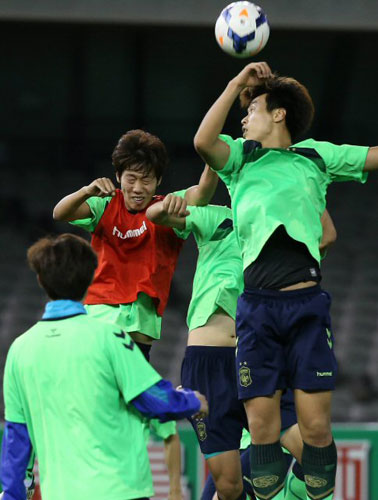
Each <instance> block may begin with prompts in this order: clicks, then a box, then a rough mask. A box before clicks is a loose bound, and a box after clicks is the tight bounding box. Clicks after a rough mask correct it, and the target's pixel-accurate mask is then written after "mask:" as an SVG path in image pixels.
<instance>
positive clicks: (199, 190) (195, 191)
mask: <svg viewBox="0 0 378 500" xmlns="http://www.w3.org/2000/svg"><path fill="white" fill-rule="evenodd" d="M218 180H219V177H218V175H217V174H216V173H215V172H213V171H212V170H211V169H210V167H209V166H208V165H205V168H204V171H203V172H202V175H201V177H200V180H199V183H198V184H197V185H196V186H192V187H190V188H189V189H187V190H186V193H185V200H186V201H187V203H188V205H192V206H197V207H204V206H205V205H208V204H209V203H210V201H211V200H212V198H213V196H214V194H215V190H216V189H217V185H218Z"/></svg>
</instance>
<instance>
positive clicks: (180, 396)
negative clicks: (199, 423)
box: [131, 380, 201, 422]
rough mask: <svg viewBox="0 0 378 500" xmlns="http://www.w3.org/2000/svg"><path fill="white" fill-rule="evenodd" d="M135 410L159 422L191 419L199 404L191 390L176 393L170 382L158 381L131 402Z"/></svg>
mask: <svg viewBox="0 0 378 500" xmlns="http://www.w3.org/2000/svg"><path fill="white" fill-rule="evenodd" d="M131 403H132V404H133V405H134V406H135V408H136V409H137V410H139V411H140V412H141V413H142V414H143V415H145V416H146V417H149V418H159V420H160V421H161V422H166V421H168V420H178V419H180V418H186V417H191V416H192V415H194V414H195V413H197V412H198V411H199V409H200V406H201V403H200V401H199V399H198V398H197V396H196V395H195V394H194V392H193V391H191V390H181V391H176V390H175V389H173V387H172V384H171V382H168V381H167V380H160V381H159V382H157V383H156V384H154V385H153V386H151V387H149V388H148V389H147V390H146V391H144V392H142V393H141V394H139V396H137V397H136V398H135V399H133V400H132V401H131Z"/></svg>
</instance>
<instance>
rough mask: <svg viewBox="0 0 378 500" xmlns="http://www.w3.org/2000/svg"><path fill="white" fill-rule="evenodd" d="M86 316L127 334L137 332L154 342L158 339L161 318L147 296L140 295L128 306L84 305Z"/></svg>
mask: <svg viewBox="0 0 378 500" xmlns="http://www.w3.org/2000/svg"><path fill="white" fill-rule="evenodd" d="M85 308H86V310H87V311H88V314H90V315H91V316H93V317H94V318H97V319H99V320H102V321H105V322H106V323H112V324H113V325H114V324H115V325H117V326H119V327H120V328H122V330H124V331H125V332H127V333H130V332H139V333H144V335H147V336H148V337H151V338H153V339H155V340H158V339H160V333H161V316H159V315H158V313H157V312H156V307H155V304H154V302H153V300H152V299H151V297H149V296H148V295H146V294H145V293H140V294H139V295H138V298H137V300H136V301H135V302H131V303H130V304H119V305H110V304H94V305H86V306H85Z"/></svg>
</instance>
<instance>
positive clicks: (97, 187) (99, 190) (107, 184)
mask: <svg viewBox="0 0 378 500" xmlns="http://www.w3.org/2000/svg"><path fill="white" fill-rule="evenodd" d="M85 191H86V193H87V194H88V196H98V197H99V198H105V197H106V196H115V194H116V188H115V187H114V184H113V182H112V181H111V180H110V179H108V178H107V177H100V178H99V179H95V180H94V181H93V182H91V183H90V184H89V186H86V187H85Z"/></svg>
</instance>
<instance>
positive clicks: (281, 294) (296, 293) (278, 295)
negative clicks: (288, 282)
mask: <svg viewBox="0 0 378 500" xmlns="http://www.w3.org/2000/svg"><path fill="white" fill-rule="evenodd" d="M320 292H323V289H322V287H321V286H320V285H314V286H309V287H308V288H299V289H298V290H286V291H284V290H267V289H265V288H245V289H244V292H243V293H245V294H246V295H255V296H257V297H273V298H275V299H286V298H292V297H303V296H305V295H316V294H318V293H320Z"/></svg>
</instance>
